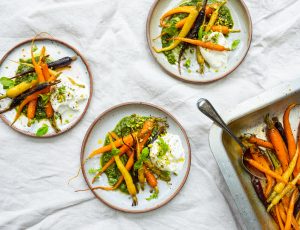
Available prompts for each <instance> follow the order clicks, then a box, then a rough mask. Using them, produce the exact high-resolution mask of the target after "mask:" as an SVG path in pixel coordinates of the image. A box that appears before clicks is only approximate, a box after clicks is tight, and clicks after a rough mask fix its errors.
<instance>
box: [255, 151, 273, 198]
mask: <svg viewBox="0 0 300 230" xmlns="http://www.w3.org/2000/svg"><path fill="white" fill-rule="evenodd" d="M251 155H252V157H253V159H254V160H255V161H257V162H258V163H260V164H261V165H262V166H263V167H264V168H266V169H268V170H271V169H270V164H269V163H268V161H267V160H266V159H265V157H264V156H263V155H262V154H261V152H260V151H259V150H253V151H251ZM266 178H267V185H266V188H265V190H264V194H265V197H268V196H269V194H270V192H271V190H272V187H273V185H274V179H273V177H271V176H270V175H268V174H266Z"/></svg>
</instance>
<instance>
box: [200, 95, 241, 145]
mask: <svg viewBox="0 0 300 230" xmlns="http://www.w3.org/2000/svg"><path fill="white" fill-rule="evenodd" d="M197 106H198V109H199V110H200V111H201V112H202V113H203V114H204V115H206V116H207V117H209V118H210V119H211V120H212V121H214V122H216V123H217V124H218V125H219V126H220V127H221V128H222V129H223V130H224V131H226V132H227V133H228V134H229V135H230V136H231V137H232V138H233V139H234V140H235V141H236V142H237V143H238V144H239V145H240V146H241V148H242V149H243V151H245V150H246V147H245V146H244V145H243V143H242V142H241V141H240V139H239V138H237V137H236V136H235V135H234V134H233V132H232V131H231V130H230V129H229V127H228V126H227V125H226V124H225V122H224V121H223V119H222V118H221V117H220V115H219V114H218V112H217V111H216V110H215V108H214V107H213V106H212V104H211V103H210V102H209V101H208V100H207V99H205V98H200V99H199V100H198V102H197Z"/></svg>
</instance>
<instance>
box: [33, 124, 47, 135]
mask: <svg viewBox="0 0 300 230" xmlns="http://www.w3.org/2000/svg"><path fill="white" fill-rule="evenodd" d="M48 128H49V127H48V125H47V124H43V126H42V127H41V128H39V129H38V130H37V132H36V135H37V136H38V137H41V136H44V135H45V134H46V133H47V132H48Z"/></svg>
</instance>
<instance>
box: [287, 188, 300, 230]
mask: <svg viewBox="0 0 300 230" xmlns="http://www.w3.org/2000/svg"><path fill="white" fill-rule="evenodd" d="M297 196H298V189H295V191H294V192H293V194H292V197H291V201H290V205H289V209H288V211H287V215H286V222H285V227H284V230H289V229H291V225H292V224H291V223H292V217H293V211H294V206H295V202H296V200H297Z"/></svg>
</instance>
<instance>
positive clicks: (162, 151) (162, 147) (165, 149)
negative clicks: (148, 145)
mask: <svg viewBox="0 0 300 230" xmlns="http://www.w3.org/2000/svg"><path fill="white" fill-rule="evenodd" d="M157 143H158V146H159V151H158V157H159V158H161V157H163V156H164V155H166V153H167V152H168V151H169V150H170V146H169V145H168V144H167V143H166V142H165V141H164V139H162V138H161V137H159V138H158V142H157Z"/></svg>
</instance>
